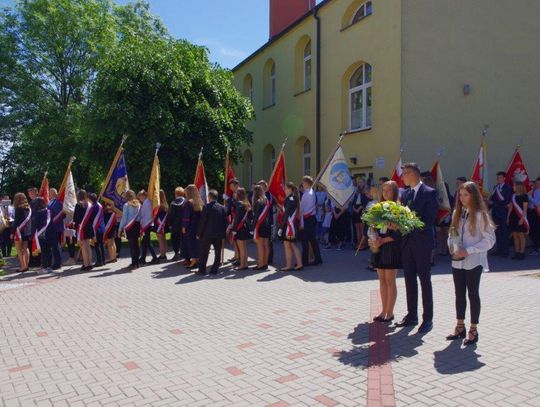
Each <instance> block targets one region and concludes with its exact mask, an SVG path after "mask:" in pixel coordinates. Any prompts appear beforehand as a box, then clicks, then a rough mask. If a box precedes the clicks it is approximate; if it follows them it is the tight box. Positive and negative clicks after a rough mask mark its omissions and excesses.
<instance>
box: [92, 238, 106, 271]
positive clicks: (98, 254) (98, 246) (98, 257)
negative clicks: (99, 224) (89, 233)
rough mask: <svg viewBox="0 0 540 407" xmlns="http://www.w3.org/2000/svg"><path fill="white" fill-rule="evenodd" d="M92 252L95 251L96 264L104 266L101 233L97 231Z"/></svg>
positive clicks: (103, 247)
mask: <svg viewBox="0 0 540 407" xmlns="http://www.w3.org/2000/svg"><path fill="white" fill-rule="evenodd" d="M94 250H95V251H96V262H97V263H98V264H102V265H103V264H105V246H103V232H99V231H98V232H97V233H96V242H95V243H94Z"/></svg>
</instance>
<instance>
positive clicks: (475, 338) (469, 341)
mask: <svg viewBox="0 0 540 407" xmlns="http://www.w3.org/2000/svg"><path fill="white" fill-rule="evenodd" d="M471 335H472V336H473V339H469V338H467V339H465V340H464V341H463V345H465V346H469V345H474V344H475V343H477V342H478V338H479V337H480V335H479V334H478V330H477V329H476V328H471V329H469V336H471Z"/></svg>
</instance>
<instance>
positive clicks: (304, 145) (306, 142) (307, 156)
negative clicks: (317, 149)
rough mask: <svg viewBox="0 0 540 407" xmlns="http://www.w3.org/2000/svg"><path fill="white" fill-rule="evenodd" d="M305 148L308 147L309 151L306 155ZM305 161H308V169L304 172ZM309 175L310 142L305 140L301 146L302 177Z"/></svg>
mask: <svg viewBox="0 0 540 407" xmlns="http://www.w3.org/2000/svg"><path fill="white" fill-rule="evenodd" d="M306 146H308V147H309V151H308V152H307V153H306ZM306 159H308V160H309V168H308V169H307V171H306ZM304 175H311V141H310V140H309V139H306V140H305V141H304V144H303V145H302V176H304Z"/></svg>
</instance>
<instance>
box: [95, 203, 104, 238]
mask: <svg viewBox="0 0 540 407" xmlns="http://www.w3.org/2000/svg"><path fill="white" fill-rule="evenodd" d="M96 205H97V207H98V212H97V214H96V216H95V218H94V221H93V222H92V228H93V229H94V235H95V236H97V232H98V229H99V225H101V221H102V220H103V206H102V205H101V204H100V203H99V202H97V203H96Z"/></svg>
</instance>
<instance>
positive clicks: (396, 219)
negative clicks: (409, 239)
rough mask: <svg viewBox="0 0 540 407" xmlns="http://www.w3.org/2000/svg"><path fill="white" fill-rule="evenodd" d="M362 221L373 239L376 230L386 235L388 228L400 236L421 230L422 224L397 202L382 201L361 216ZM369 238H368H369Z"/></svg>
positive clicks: (413, 214)
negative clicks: (398, 232) (367, 226)
mask: <svg viewBox="0 0 540 407" xmlns="http://www.w3.org/2000/svg"><path fill="white" fill-rule="evenodd" d="M362 221H364V222H365V223H367V224H368V225H369V227H370V229H371V233H368V235H370V234H371V236H373V237H375V238H376V236H375V234H376V229H379V230H380V231H381V232H382V233H386V231H387V230H388V228H391V229H395V230H399V231H400V232H401V234H402V235H406V234H409V233H411V232H412V231H413V230H415V229H422V228H423V227H424V222H422V221H421V220H420V219H419V218H418V216H416V213H414V212H413V211H411V210H410V209H409V208H408V207H407V206H404V205H401V204H400V203H398V202H393V201H383V202H379V203H377V204H375V205H373V206H372V207H371V208H369V209H368V210H367V211H366V212H364V214H363V215H362ZM371 236H370V238H371Z"/></svg>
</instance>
